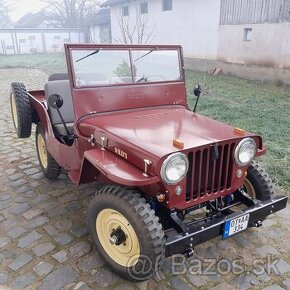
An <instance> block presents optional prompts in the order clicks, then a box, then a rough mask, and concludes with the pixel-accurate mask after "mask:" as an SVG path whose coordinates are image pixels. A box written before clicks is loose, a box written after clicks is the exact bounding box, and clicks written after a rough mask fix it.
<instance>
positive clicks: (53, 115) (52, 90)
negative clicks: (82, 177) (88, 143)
mask: <svg viewBox="0 0 290 290" xmlns="http://www.w3.org/2000/svg"><path fill="white" fill-rule="evenodd" d="M44 91H45V98H46V100H48V98H49V96H51V95H53V94H57V95H60V96H61V97H62V98H63V106H62V107H61V108H60V109H59V110H60V113H61V115H62V117H63V119H64V122H65V124H66V126H67V128H68V131H69V133H70V134H73V132H74V129H73V126H74V110H73V104H72V96H71V90H70V85H69V81H68V80H55V81H49V82H47V83H46V84H45V85H44ZM48 112H49V115H50V119H51V124H52V125H53V128H54V129H55V131H56V132H57V133H58V134H59V135H61V136H65V135H67V132H66V129H65V127H64V125H63V124H62V122H61V119H60V117H59V115H58V112H57V110H56V109H54V108H51V107H50V106H49V104H48Z"/></svg>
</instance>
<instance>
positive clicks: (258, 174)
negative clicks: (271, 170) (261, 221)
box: [246, 161, 274, 201]
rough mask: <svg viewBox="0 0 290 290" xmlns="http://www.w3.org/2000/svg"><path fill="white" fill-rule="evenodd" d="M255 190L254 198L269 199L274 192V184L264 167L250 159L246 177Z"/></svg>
mask: <svg viewBox="0 0 290 290" xmlns="http://www.w3.org/2000/svg"><path fill="white" fill-rule="evenodd" d="M246 178H247V179H248V181H249V182H250V183H251V184H252V186H253V188H254V189H255V192H256V198H257V199H258V200H261V201H266V200H270V199H271V197H272V196H273V194H274V186H273V183H272V180H271V178H270V177H269V175H268V173H267V172H266V170H265V169H263V168H262V167H261V166H260V165H259V163H258V162H257V161H252V163H251V164H250V166H249V168H248V174H247V177H246Z"/></svg>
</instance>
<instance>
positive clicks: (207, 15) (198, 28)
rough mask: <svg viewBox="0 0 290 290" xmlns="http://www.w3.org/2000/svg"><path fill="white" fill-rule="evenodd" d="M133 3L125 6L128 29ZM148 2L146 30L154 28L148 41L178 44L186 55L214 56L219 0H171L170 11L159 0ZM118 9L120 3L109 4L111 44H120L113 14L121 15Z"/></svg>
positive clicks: (116, 19)
mask: <svg viewBox="0 0 290 290" xmlns="http://www.w3.org/2000/svg"><path fill="white" fill-rule="evenodd" d="M134 2H135V1H133V4H130V8H129V19H130V20H131V22H130V26H131V29H132V26H133V25H134V24H135V23H136V22H135V19H136V9H135V8H134V5H135V4H134ZM139 2H140V1H139ZM141 2H144V1H143V0H142V1H141ZM123 5H125V4H123ZM148 5H149V14H150V18H149V22H148V27H149V31H151V30H152V28H153V27H156V29H155V30H154V33H153V36H154V37H153V40H152V41H151V43H152V44H181V45H182V46H183V49H184V55H185V56H187V57H192V58H201V59H216V57H217V49H218V28H219V19H220V0H173V8H172V10H171V11H163V10H162V0H151V1H150V0H149V1H148ZM121 9H122V5H116V6H113V7H111V22H112V23H111V26H112V28H111V29H112V41H113V42H114V43H122V34H121V30H120V25H119V23H118V17H117V15H120V14H121ZM135 42H136V38H135Z"/></svg>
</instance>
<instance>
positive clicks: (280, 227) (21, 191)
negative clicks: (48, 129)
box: [0, 69, 290, 290]
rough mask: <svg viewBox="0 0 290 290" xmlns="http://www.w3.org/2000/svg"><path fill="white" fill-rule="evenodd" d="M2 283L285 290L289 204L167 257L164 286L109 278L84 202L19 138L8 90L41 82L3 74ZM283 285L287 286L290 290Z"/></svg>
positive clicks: (79, 191) (25, 72) (289, 276)
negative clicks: (183, 256)
mask: <svg viewBox="0 0 290 290" xmlns="http://www.w3.org/2000/svg"><path fill="white" fill-rule="evenodd" d="M0 75H1V78H0V185H1V187H0V285H5V284H6V285H9V286H10V287H11V288H13V289H49V290H51V289H62V288H64V289H78V290H86V289H102V288H107V289H119V290H121V289H159V290H161V289H179V290H183V289H214V290H218V289H220V290H225V289H267V290H270V289H290V254H289V253H290V206H288V208H287V209H286V210H284V211H283V212H280V213H278V214H277V215H276V216H273V217H271V218H270V219H268V220H267V221H266V222H264V226H263V227H262V228H259V229H250V230H248V231H247V232H244V233H242V234H240V235H239V236H237V237H235V238H232V239H229V240H225V241H221V240H220V239H214V240H212V241H210V242H207V243H204V244H203V245H201V246H198V247H197V248H196V254H195V256H194V257H193V258H192V259H191V260H189V261H188V262H187V264H186V263H185V262H184V261H182V260H180V259H179V260H178V259H177V258H175V259H167V260H166V262H165V264H164V266H163V269H162V272H161V273H160V278H161V280H157V279H155V280H153V279H152V280H151V281H148V282H142V283H128V282H126V281H124V280H122V279H120V278H119V277H118V276H116V275H114V274H113V273H112V272H111V271H110V269H109V268H108V267H107V266H106V265H105V263H104V261H103V260H102V259H101V258H100V257H99V255H98V253H97V252H96V251H95V250H94V249H93V245H92V243H91V241H90V239H89V236H88V235H87V229H86V226H85V223H84V220H85V218H84V217H85V212H86V207H85V199H84V196H86V195H88V194H90V193H92V192H93V191H94V186H91V185H90V186H88V185H86V186H82V187H79V188H77V187H75V186H74V185H72V184H71V182H70V181H69V180H68V179H67V177H66V175H65V174H62V175H61V176H60V178H59V179H58V180H57V181H54V182H52V181H48V180H47V179H45V178H44V177H43V175H42V173H41V172H40V169H39V166H38V161H37V157H36V151H35V146H34V136H32V137H31V138H30V139H24V140H20V139H17V138H16V135H15V133H14V129H13V126H12V122H11V114H10V107H9V98H8V95H9V84H10V83H11V82H12V81H22V82H24V83H25V84H26V85H27V87H28V88H29V89H37V88H40V87H41V86H42V85H43V83H44V82H45V80H46V76H45V75H44V74H43V73H41V72H39V71H37V70H29V69H17V70H10V69H6V70H0ZM287 287H288V288H287ZM0 289H1V286H0Z"/></svg>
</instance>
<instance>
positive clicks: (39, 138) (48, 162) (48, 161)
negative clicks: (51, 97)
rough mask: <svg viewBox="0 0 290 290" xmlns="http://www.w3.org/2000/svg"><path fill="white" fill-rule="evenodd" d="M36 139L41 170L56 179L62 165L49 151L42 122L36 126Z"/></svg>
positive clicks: (49, 177) (48, 176)
mask: <svg viewBox="0 0 290 290" xmlns="http://www.w3.org/2000/svg"><path fill="white" fill-rule="evenodd" d="M35 141H36V149H37V156H38V161H39V164H40V167H41V171H42V172H43V174H44V175H45V176H46V177H47V178H48V179H56V178H57V177H58V176H59V174H60V171H61V167H60V166H59V165H58V163H57V162H56V161H55V159H54V158H53V157H52V156H51V155H50V154H49V152H48V151H47V147H46V143H45V139H44V133H43V130H42V128H41V125H40V124H38V125H37V127H36V132H35Z"/></svg>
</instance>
